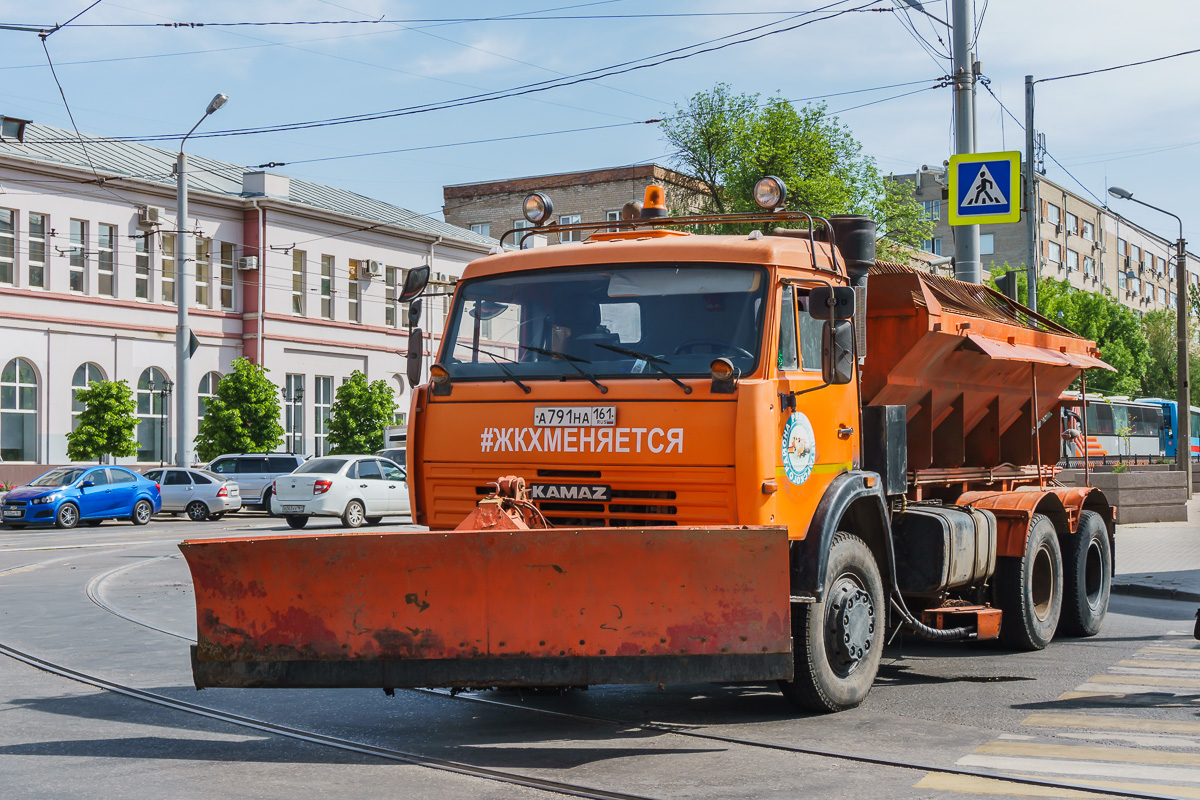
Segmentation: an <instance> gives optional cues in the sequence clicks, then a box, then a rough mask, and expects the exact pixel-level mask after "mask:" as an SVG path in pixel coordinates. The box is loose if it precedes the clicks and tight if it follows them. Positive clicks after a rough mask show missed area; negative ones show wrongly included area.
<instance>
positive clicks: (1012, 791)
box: [913, 772, 1200, 800]
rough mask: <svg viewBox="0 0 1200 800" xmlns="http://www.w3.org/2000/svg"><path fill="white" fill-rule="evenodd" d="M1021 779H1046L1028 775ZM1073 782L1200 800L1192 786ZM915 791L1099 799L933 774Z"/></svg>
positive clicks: (1074, 791)
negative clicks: (931, 790) (934, 790)
mask: <svg viewBox="0 0 1200 800" xmlns="http://www.w3.org/2000/svg"><path fill="white" fill-rule="evenodd" d="M1021 777H1039V778H1040V777H1044V776H1041V775H1037V776H1025V775H1022V776H1021ZM1072 782H1073V783H1078V784H1081V785H1083V786H1094V787H1096V788H1097V789H1115V790H1117V791H1125V792H1141V793H1144V794H1162V795H1164V796H1174V797H1180V798H1183V800H1200V789H1197V788H1194V787H1192V786H1166V785H1163V784H1161V783H1135V782H1132V781H1090V780H1084V779H1079V778H1074V779H1072ZM913 788H914V789H938V790H941V791H945V792H958V793H960V794H993V795H1006V796H1011V797H1062V798H1070V800H1076V798H1078V799H1079V800H1084V798H1087V800H1095V798H1096V795H1095V794H1094V793H1092V792H1081V791H1079V790H1077V789H1054V788H1051V787H1049V786H1029V785H1022V784H1017V783H1009V782H1008V781H1004V780H1000V779H997V778H977V777H974V776H971V775H949V774H947V773H945V772H931V773H929V774H928V775H926V776H925V777H923V778H921V780H919V781H918V782H917V783H915V784H913Z"/></svg>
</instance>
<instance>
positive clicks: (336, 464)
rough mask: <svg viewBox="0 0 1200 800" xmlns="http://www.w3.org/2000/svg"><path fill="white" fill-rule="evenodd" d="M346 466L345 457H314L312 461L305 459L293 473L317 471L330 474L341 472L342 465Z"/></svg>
mask: <svg viewBox="0 0 1200 800" xmlns="http://www.w3.org/2000/svg"><path fill="white" fill-rule="evenodd" d="M344 466H346V459H344V458H314V459H313V460H312V461H305V462H304V463H303V464H301V465H300V466H298V467H296V468H295V469H294V470H292V474H293V475H300V474H303V473H305V472H316V473H319V474H330V473H337V472H341V469H342V467H344Z"/></svg>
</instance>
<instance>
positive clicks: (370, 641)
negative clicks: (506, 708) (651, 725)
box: [180, 527, 792, 689]
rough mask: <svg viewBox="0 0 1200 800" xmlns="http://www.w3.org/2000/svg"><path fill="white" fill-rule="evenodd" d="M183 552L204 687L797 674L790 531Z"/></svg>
mask: <svg viewBox="0 0 1200 800" xmlns="http://www.w3.org/2000/svg"><path fill="white" fill-rule="evenodd" d="M180 550H182V551H183V554H184V556H185V557H186V559H187V562H188V566H189V568H190V569H191V572H192V580H193V583H194V586H195V594H196V623H197V633H198V635H197V645H196V646H194V647H193V648H192V671H193V675H194V677H195V682H196V687H197V688H204V687H216V686H224V687H312V688H317V687H379V688H384V689H391V688H400V687H421V686H451V687H488V686H581V685H588V684H601V683H686V682H710V681H748V680H767V679H776V678H790V677H791V676H792V654H791V624H790V613H789V612H790V607H789V580H788V563H789V562H788V540H787V531H786V529H784V528H747V527H715V528H703V529H699V528H600V529H597V528H583V529H562V528H558V529H534V530H476V531H452V532H409V531H403V532H400V531H396V532H386V531H385V532H378V531H374V532H370V533H340V534H333V535H328V536H320V535H318V536H312V535H308V536H268V537H245V538H228V539H208V540H195V541H185V542H183V543H182V544H181V545H180Z"/></svg>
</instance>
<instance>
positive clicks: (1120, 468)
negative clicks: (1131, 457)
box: [1112, 464, 1129, 475]
mask: <svg viewBox="0 0 1200 800" xmlns="http://www.w3.org/2000/svg"><path fill="white" fill-rule="evenodd" d="M1126 472H1129V465H1128V464H1117V465H1116V466H1115V467H1113V468H1112V473H1113V474H1114V475H1122V474H1124V473H1126Z"/></svg>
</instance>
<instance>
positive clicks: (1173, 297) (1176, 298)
mask: <svg viewBox="0 0 1200 800" xmlns="http://www.w3.org/2000/svg"><path fill="white" fill-rule="evenodd" d="M1178 301H1179V295H1178V294H1176V293H1175V292H1171V300H1170V302H1171V308H1174V307H1175V305H1176V303H1177V302H1178Z"/></svg>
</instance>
